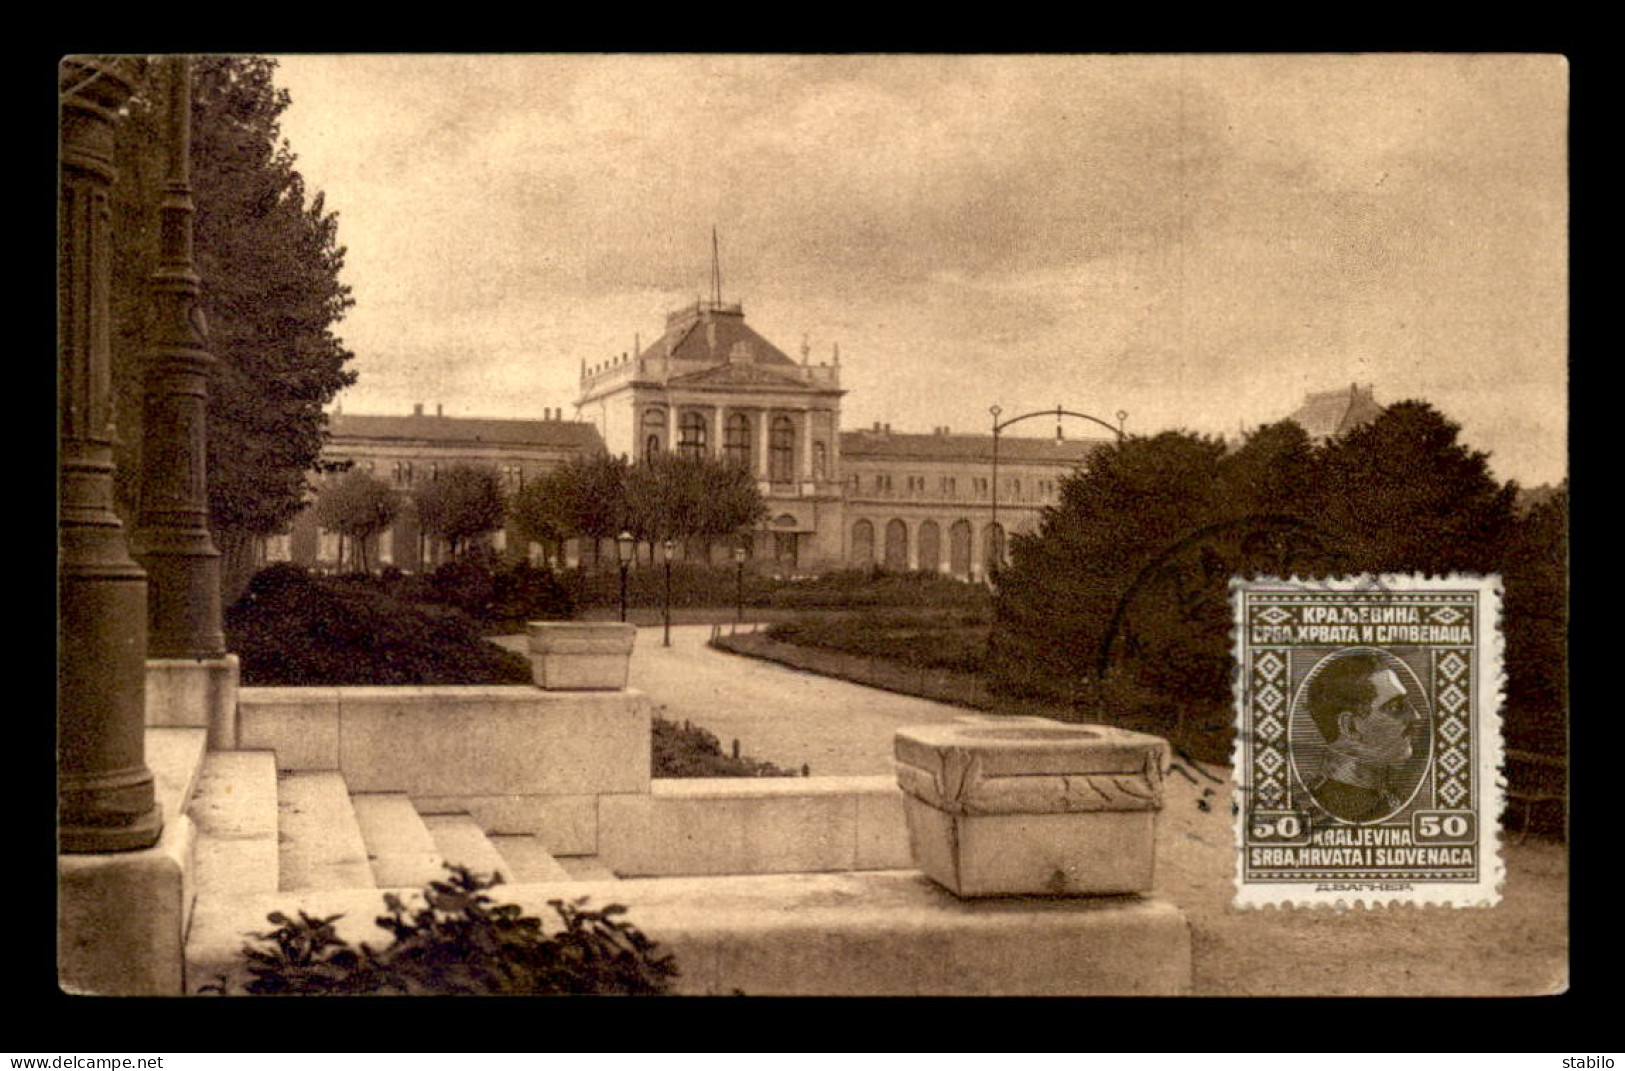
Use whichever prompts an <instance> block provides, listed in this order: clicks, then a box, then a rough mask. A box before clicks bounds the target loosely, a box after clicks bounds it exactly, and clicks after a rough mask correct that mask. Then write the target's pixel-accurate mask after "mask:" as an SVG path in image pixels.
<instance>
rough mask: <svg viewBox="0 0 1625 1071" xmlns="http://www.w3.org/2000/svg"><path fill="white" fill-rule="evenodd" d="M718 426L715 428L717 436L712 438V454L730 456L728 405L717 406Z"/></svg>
mask: <svg viewBox="0 0 1625 1071" xmlns="http://www.w3.org/2000/svg"><path fill="white" fill-rule="evenodd" d="M716 415H717V426H716V427H715V428H714V429H713V431H714V433H715V435H716V437H715V438H714V439H712V440H711V456H712V457H715V458H718V459H722V458H726V457H727V456H728V407H727V406H726V405H718V406H717V407H716Z"/></svg>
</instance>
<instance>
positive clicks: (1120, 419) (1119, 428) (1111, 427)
mask: <svg viewBox="0 0 1625 1071" xmlns="http://www.w3.org/2000/svg"><path fill="white" fill-rule="evenodd" d="M987 411H988V413H989V414H990V415H991V416H992V417H993V462H992V466H993V478H992V480H990V481H989V485H990V486H989V492H990V493H991V495H992V498H991V507H992V508H991V512H992V520H991V523H990V524H989V526H988V529H989V531H990V532H997V533H999V534H1000V537H1001V538H999V540H998V542H997V545H995V544H994V543H993V542H989V543H988V561H987V566H988V569H987V575H988V576H989V577H990V578H991V577H992V576H993V573H994V570H995V569H996V568H998V567H1001V566H1002V565H1003V564H1004V541H1003V539H1002V534H1003V531H1004V529H1003V528H1002V527H1000V525H999V436H1000V435H1001V434H1003V432H1004V429H1005V428H1008V427H1009V426H1010V425H1012V424H1019V423H1021V422H1022V421H1024V420H1033V419H1036V418H1038V417H1044V416H1053V417H1054V418H1055V441H1056V442H1060V441H1061V439H1062V438H1063V433H1062V427H1061V420H1062V418H1071V419H1074V420H1087V421H1090V422H1091V423H1095V424H1099V425H1100V426H1101V427H1103V428H1105V429H1106V430H1107V431H1109V432H1111V433H1112V434H1113V435H1115V436H1117V441H1118V442H1119V443H1121V442H1122V441H1123V439H1124V432H1123V425H1124V423H1125V422H1126V421H1127V420H1128V412H1127V411H1126V410H1123V409H1119V410H1118V411H1117V414H1116V415H1117V423H1116V424H1109V423H1107V422H1106V421H1104V420H1102V419H1101V418H1100V417H1097V416H1091V415H1090V414H1088V413H1079V412H1076V411H1074V410H1071V409H1063V408H1061V406H1060V405H1056V407H1055V408H1054V409H1034V410H1033V411H1032V412H1030V413H1022V414H1020V415H1019V416H1013V417H1010V418H1009V419H1007V420H1000V419H999V417H1000V416H1002V415H1003V413H1004V410H1003V409H1001V408H1000V407H999V406H997V405H990V406H988V409H987Z"/></svg>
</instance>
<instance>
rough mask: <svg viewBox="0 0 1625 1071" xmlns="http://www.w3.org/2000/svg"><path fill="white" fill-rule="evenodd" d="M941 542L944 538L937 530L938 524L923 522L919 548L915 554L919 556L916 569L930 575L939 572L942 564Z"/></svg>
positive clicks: (921, 523)
mask: <svg viewBox="0 0 1625 1071" xmlns="http://www.w3.org/2000/svg"><path fill="white" fill-rule="evenodd" d="M941 542H942V536H941V534H940V533H939V532H938V530H937V522H936V521H921V522H920V537H919V546H918V547H916V548H915V553H916V554H917V555H918V556H919V564H918V565H917V566H916V568H918V569H923V570H925V571H926V572H928V573H934V572H936V571H937V569H938V568H939V566H940V564H941V561H940V560H941V556H942V550H941Z"/></svg>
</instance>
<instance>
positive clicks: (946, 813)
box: [896, 719, 1168, 897]
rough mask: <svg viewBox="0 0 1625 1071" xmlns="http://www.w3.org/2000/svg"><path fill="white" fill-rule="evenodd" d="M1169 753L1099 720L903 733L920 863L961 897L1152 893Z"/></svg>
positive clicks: (901, 768)
mask: <svg viewBox="0 0 1625 1071" xmlns="http://www.w3.org/2000/svg"><path fill="white" fill-rule="evenodd" d="M1167 755H1168V745H1167V744H1166V743H1165V742H1164V741H1162V740H1161V739H1159V738H1157V737H1154V736H1147V735H1145V734H1143V733H1134V732H1129V731H1127V730H1124V729H1115V728H1111V727H1109V726H1104V725H1065V724H1062V723H1060V722H1045V723H1037V722H1035V721H1033V720H1028V719H1023V720H1022V721H1020V722H1012V723H1011V724H1008V725H995V724H989V723H985V722H984V723H976V722H959V723H947V724H940V725H925V726H915V727H911V728H904V729H899V730H898V732H897V737H896V757H897V780H898V784H899V786H900V787H901V788H902V790H903V797H904V800H903V805H904V815H905V817H906V818H907V821H908V834H909V844H910V847H911V850H912V851H913V854H914V862H915V865H916V866H918V867H919V868H920V869H921V870H922V871H924V872H925V874H926V876H928V877H929V878H931V879H932V880H933V881H935V882H937V883H938V884H940V885H942V886H943V887H944V888H946V889H948V890H949V891H951V892H953V893H954V894H955V895H957V896H962V897H975V896H1010V895H1053V896H1093V895H1109V894H1118V893H1143V892H1148V891H1150V889H1151V876H1152V865H1153V861H1154V859H1155V851H1156V815H1157V811H1159V810H1161V808H1162V769H1163V767H1164V765H1166V760H1167Z"/></svg>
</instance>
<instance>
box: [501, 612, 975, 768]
mask: <svg viewBox="0 0 1625 1071" xmlns="http://www.w3.org/2000/svg"><path fill="white" fill-rule="evenodd" d="M710 636H711V626H710V625H674V626H672V630H671V646H670V647H665V646H662V644H661V642H660V641H661V630H660V629H659V628H658V627H652V628H651V627H644V628H640V629H638V641H637V645H636V646H635V647H634V648H633V649H632V668H631V680H630V684H631V686H632V687H633V688H637V689H640V690H641V691H643V692H645V693H647V694H648V696H649V698H650V700H651V701H652V702H653V703H654V707H655V713H656V714H657V715H659V716H660V717H663V718H666V719H667V720H669V721H677V722H682V721H685V720H686V721H689V722H692V723H693V724H695V725H697V726H700V727H701V728H703V729H707V730H709V731H710V732H712V733H715V734H716V736H717V738H718V739H719V740H721V741H722V747H723V749H724V750H727V749H728V748H729V747H731V746H732V742H733V741H734V740H738V741H739V748H740V753H741V754H742V755H745V756H748V757H750V758H753V759H761V760H765V761H767V762H771V763H773V764H775V765H778V766H784V767H788V768H791V769H796V770H799V769H801V767H802V765H803V764H805V765H807V766H809V767H811V769H812V773H813V774H814V775H817V776H825V777H835V776H849V775H860V774H891V773H892V772H893V769H894V768H893V765H892V736H893V734H894V733H895V732H896V730H897V728H898V727H899V726H902V725H923V724H926V723H928V722H938V721H950V720H952V719H953V718H955V717H958V716H961V715H964V714H967V713H970V711H966V710H963V709H961V708H959V707H953V706H949V705H947V704H945V703H934V702H932V701H930V700H928V699H916V698H914V697H913V696H906V695H898V694H896V693H893V692H886V691H881V690H880V689H877V688H867V687H864V686H863V685H861V684H852V683H850V682H848V681H842V680H835V679H833V678H830V677H820V676H816V675H814V674H811V673H803V672H801V671H800V670H795V669H791V668H789V667H787V666H781V665H778V664H777V663H773V662H762V661H758V660H757V659H754V658H746V657H743V656H741V655H735V654H728V653H727V652H724V651H717V650H713V649H712V648H710V647H708V646H706V641H707V640H708V639H710ZM499 642H501V643H502V644H503V646H505V647H508V648H510V649H511V650H516V651H523V650H524V649H525V640H524V637H522V636H516V637H503V638H502V639H501V640H500V641H499Z"/></svg>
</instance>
